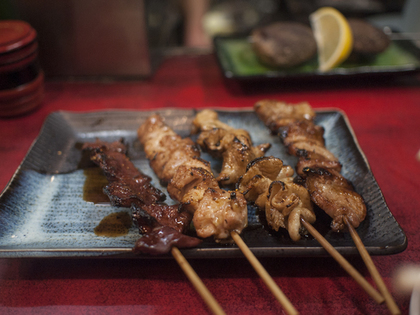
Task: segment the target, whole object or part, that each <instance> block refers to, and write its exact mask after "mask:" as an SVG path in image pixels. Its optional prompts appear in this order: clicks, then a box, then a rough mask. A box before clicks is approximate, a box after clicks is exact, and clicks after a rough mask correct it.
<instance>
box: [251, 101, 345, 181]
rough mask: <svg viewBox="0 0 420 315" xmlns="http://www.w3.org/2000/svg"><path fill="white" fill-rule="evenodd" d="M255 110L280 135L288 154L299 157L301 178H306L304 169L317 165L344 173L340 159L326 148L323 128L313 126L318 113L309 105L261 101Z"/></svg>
mask: <svg viewBox="0 0 420 315" xmlns="http://www.w3.org/2000/svg"><path fill="white" fill-rule="evenodd" d="M254 109H255V112H256V113H257V115H258V117H259V118H260V119H261V120H262V121H263V122H264V124H265V125H266V126H267V127H268V128H269V129H270V130H271V132H272V133H274V134H279V135H280V138H281V139H282V141H283V144H284V145H285V146H286V147H287V148H288V150H289V153H290V154H291V155H294V156H297V157H298V158H299V160H298V163H297V165H296V173H297V174H298V175H300V176H305V174H304V173H303V172H302V170H303V168H305V167H308V166H313V165H314V164H316V165H320V166H322V167H323V168H327V169H329V168H332V169H334V170H337V171H341V164H340V162H339V161H338V159H337V158H336V157H335V156H334V154H332V153H331V152H330V151H329V150H327V149H326V148H325V142H324V128H322V127H321V126H318V125H316V124H315V123H314V121H313V120H314V118H315V112H314V111H313V109H312V108H311V106H310V105H309V104H308V103H306V102H302V103H298V104H295V105H292V104H288V103H285V102H279V101H275V100H262V101H259V102H258V103H256V104H255V106H254Z"/></svg>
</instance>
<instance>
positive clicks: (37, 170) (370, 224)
mask: <svg viewBox="0 0 420 315" xmlns="http://www.w3.org/2000/svg"><path fill="white" fill-rule="evenodd" d="M156 112H158V113H160V114H161V115H162V116H163V117H164V118H165V119H166V122H167V123H168V125H169V126H171V127H172V128H173V129H174V130H175V131H177V132H178V133H179V134H180V135H182V136H188V135H189V134H190V128H191V121H192V119H193V118H194V115H195V113H196V112H195V111H194V110H179V109H165V110H159V111H153V112H151V111H104V112H86V113H72V112H64V111H61V112H54V113H52V114H50V115H49V116H48V118H47V119H46V121H45V123H44V125H43V128H42V130H41V132H40V134H39V136H38V137H37V139H36V140H35V142H34V143H33V145H32V147H31V148H30V150H29V152H28V153H27V155H26V157H25V159H24V160H23V161H22V163H21V165H20V167H19V168H18V170H17V171H16V173H15V174H14V176H13V178H12V180H11V181H10V183H9V184H8V186H7V187H6V188H5V190H4V191H3V192H2V194H1V196H0V257H117V258H126V257H127V258H132V257H137V258H150V256H147V255H134V254H133V253H132V252H131V248H132V247H133V245H134V243H135V241H136V240H137V239H138V238H139V237H140V235H139V233H138V230H137V228H136V226H134V225H133V226H132V227H131V228H130V229H129V232H128V233H127V234H126V235H124V236H120V237H101V236H97V235H96V234H95V233H94V229H95V227H96V226H98V224H99V222H100V221H101V220H102V219H103V218H104V217H106V216H107V215H109V214H112V213H115V212H120V211H126V212H127V213H130V210H129V209H125V208H123V209H121V208H115V207H112V206H110V205H109V204H95V203H92V202H88V201H85V200H84V198H83V193H84V190H83V189H84V188H83V187H84V183H85V179H86V177H85V174H84V169H83V168H84V163H82V161H83V154H82V152H81V150H80V147H81V144H82V143H84V142H91V141H94V140H95V139H96V138H100V139H102V140H104V141H115V140H119V139H123V141H124V142H125V143H126V144H127V145H128V148H129V151H128V155H129V157H130V159H131V160H132V161H133V163H134V164H135V165H136V167H138V168H139V169H140V170H141V171H142V172H144V173H145V174H147V175H149V176H151V177H152V178H153V182H152V183H153V184H154V185H155V186H156V187H158V188H160V189H162V191H164V192H166V189H165V188H164V187H161V186H160V184H159V181H158V179H157V178H156V176H155V175H154V173H153V172H152V171H151V169H150V168H149V164H148V161H147V159H146V157H145V155H144V152H143V151H142V147H141V145H140V143H139V141H138V139H137V136H136V131H137V128H138V127H139V126H140V125H141V124H142V123H143V122H144V121H145V119H147V117H149V115H151V114H152V113H156ZM218 112H219V117H220V120H222V121H224V122H226V123H228V124H230V125H232V126H233V127H237V128H246V129H247V130H249V132H250V134H251V136H252V138H253V141H254V143H256V144H259V143H263V142H270V143H272V148H271V149H270V150H269V152H268V155H273V156H276V157H279V158H281V159H283V161H284V163H285V164H289V165H292V166H293V165H294V163H295V162H296V159H295V157H293V156H290V155H288V154H287V153H286V150H285V148H284V147H283V145H282V144H281V142H280V140H279V138H278V137H276V136H273V135H271V134H270V133H269V131H268V130H267V128H266V127H265V126H264V125H263V124H262V123H261V122H260V121H259V120H258V118H257V117H256V115H255V114H254V112H253V111H252V110H250V109H243V110H240V111H238V110H235V111H229V110H219V111H218ZM316 123H317V124H320V125H322V126H323V127H324V128H325V131H326V132H325V138H326V143H327V148H328V149H329V150H330V151H332V152H333V153H334V154H335V155H336V156H338V158H339V159H340V161H341V162H342V163H343V164H344V168H343V175H344V176H346V177H347V178H348V179H349V180H351V181H352V182H353V184H354V186H355V189H356V191H357V192H359V193H360V194H361V195H362V196H363V197H364V199H365V201H366V204H367V209H368V212H367V218H366V220H365V221H364V222H362V224H361V225H360V226H359V228H358V233H359V235H360V237H361V239H362V241H363V242H364V244H365V246H366V248H367V250H368V252H369V253H370V254H371V255H388V254H395V253H398V252H401V251H403V250H404V249H405V248H406V247H407V240H406V236H405V234H404V232H403V230H402V229H401V227H400V226H399V224H398V223H397V222H396V220H395V218H394V217H393V215H392V213H391V212H390V210H389V209H388V206H387V205H386V203H385V200H384V198H383V195H382V193H381V190H380V188H379V186H378V184H377V182H376V180H375V178H374V177H373V175H372V173H371V170H370V168H369V164H368V162H367V160H366V158H365V156H364V154H363V153H362V151H361V150H360V147H359V145H358V143H357V140H356V138H355V136H354V134H353V131H352V129H351V127H350V125H349V123H348V121H347V118H346V116H345V115H344V114H343V113H341V112H340V111H337V110H330V111H319V112H318V113H317V118H316ZM203 158H205V159H208V160H210V162H211V165H212V167H213V169H214V172H215V173H216V174H217V172H218V170H220V166H221V165H220V162H219V161H215V160H213V159H212V158H211V157H209V156H208V155H206V154H203ZM168 201H169V202H170V199H169V197H168ZM248 216H249V226H248V227H247V228H246V229H245V230H244V231H243V233H242V238H243V240H244V241H245V242H246V243H247V245H248V246H249V247H250V248H251V250H252V251H253V252H254V253H255V255H256V256H260V257H264V256H265V257H276V256H327V253H326V251H325V250H324V249H323V248H322V247H321V246H320V245H319V244H318V242H317V241H316V240H314V239H313V238H311V237H307V238H306V239H302V240H300V241H298V242H293V241H291V240H290V238H289V237H288V235H287V233H286V232H285V231H280V232H273V231H271V230H269V229H267V228H266V227H265V223H264V220H263V218H262V217H260V216H259V214H258V211H256V209H254V208H253V207H251V206H250V207H249V211H248ZM329 223H330V218H329V217H328V216H327V215H326V214H325V213H323V212H322V211H320V212H319V213H317V222H316V223H315V224H314V226H315V227H316V228H317V229H318V231H319V232H320V233H321V234H323V235H324V236H325V237H326V238H327V240H329V241H330V243H331V244H332V245H333V246H335V247H336V249H337V250H338V251H339V252H341V253H342V254H344V255H355V254H357V249H356V248H355V246H354V244H353V241H352V240H351V237H350V236H349V235H348V233H341V234H337V233H333V232H331V231H330V229H329ZM183 254H184V256H185V257H187V258H231V257H242V254H241V252H240V250H239V249H238V248H237V247H236V245H234V244H228V245H225V244H219V243H216V242H214V241H213V240H212V239H206V240H204V241H203V243H202V244H201V245H200V246H199V247H197V248H193V249H186V250H183ZM167 257H170V255H163V256H159V258H167Z"/></svg>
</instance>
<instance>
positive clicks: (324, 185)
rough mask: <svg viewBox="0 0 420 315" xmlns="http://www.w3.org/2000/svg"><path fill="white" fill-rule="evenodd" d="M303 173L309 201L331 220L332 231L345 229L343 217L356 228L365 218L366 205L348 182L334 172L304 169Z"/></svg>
mask: <svg viewBox="0 0 420 315" xmlns="http://www.w3.org/2000/svg"><path fill="white" fill-rule="evenodd" d="M303 171H304V172H305V174H306V187H307V189H308V191H309V193H310V195H311V199H312V200H313V201H314V202H315V203H316V204H317V205H318V206H319V207H320V208H321V209H323V210H324V211H325V212H326V213H327V214H328V215H329V216H330V217H332V218H333V221H332V223H331V228H332V230H334V231H342V230H344V229H345V226H346V225H345V223H344V221H343V217H344V216H346V217H347V219H348V220H349V221H350V223H351V225H352V226H353V227H355V228H357V227H358V226H359V224H360V222H362V221H363V220H364V219H365V217H366V205H365V203H364V201H363V199H362V197H361V196H360V195H359V194H358V193H356V192H355V191H354V189H353V186H352V185H351V184H350V183H349V181H348V180H347V179H345V178H344V177H343V176H342V175H341V174H340V173H338V172H337V171H334V170H325V169H321V168H318V169H311V168H305V169H304V170H303Z"/></svg>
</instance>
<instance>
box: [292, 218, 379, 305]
mask: <svg viewBox="0 0 420 315" xmlns="http://www.w3.org/2000/svg"><path fill="white" fill-rule="evenodd" d="M300 221H301V222H302V225H303V226H304V227H305V228H306V229H307V230H308V232H309V233H311V235H312V236H313V237H314V238H315V239H316V240H317V241H318V242H319V243H320V244H321V245H322V247H324V249H325V250H326V251H327V252H328V253H329V254H330V255H331V256H332V258H334V259H335V260H336V261H337V262H338V263H339V264H340V266H341V267H343V269H344V270H345V271H346V272H347V273H348V274H349V275H350V276H351V277H352V278H353V279H354V280H355V281H356V282H357V283H358V284H359V285H360V286H361V287H362V288H363V289H364V290H365V291H366V293H367V294H369V295H370V296H371V297H372V298H373V299H374V300H375V301H376V302H377V303H378V304H381V303H383V302H384V301H385V299H384V297H383V296H382V295H381V294H380V293H379V292H378V291H376V290H375V288H374V287H372V285H371V284H370V283H369V282H367V281H366V279H365V278H363V276H362V275H361V274H360V273H359V272H358V271H357V270H356V269H355V268H354V267H353V266H352V265H351V264H350V263H349V262H348V261H347V260H346V259H345V258H344V257H343V256H342V255H341V254H340V253H339V252H338V251H337V250H336V249H335V248H334V247H333V246H332V245H331V244H330V243H329V242H328V241H327V240H326V239H325V238H324V237H323V236H322V235H321V234H320V233H319V232H318V231H317V230H316V229H315V228H314V227H313V226H312V225H311V224H310V223H308V222H307V221H305V219H304V218H302V217H301V218H300Z"/></svg>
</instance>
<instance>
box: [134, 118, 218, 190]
mask: <svg viewBox="0 0 420 315" xmlns="http://www.w3.org/2000/svg"><path fill="white" fill-rule="evenodd" d="M137 135H138V138H139V140H140V142H141V143H142V144H143V146H144V151H145V152H146V157H147V158H148V159H149V160H150V166H151V168H152V169H153V171H154V172H155V173H156V175H157V176H158V177H159V179H160V180H161V182H162V184H163V185H167V184H168V183H169V181H170V180H171V178H172V177H174V175H175V172H176V169H177V168H178V167H179V166H180V165H182V164H188V165H189V166H191V167H202V168H204V169H206V170H208V171H211V169H210V164H209V163H208V162H207V161H204V160H203V159H201V158H200V151H199V149H198V148H197V146H196V145H195V143H194V142H193V141H192V140H191V139H190V138H185V139H183V138H181V137H180V136H179V135H178V134H176V133H175V132H174V131H173V130H172V129H171V128H169V127H168V126H167V125H166V124H165V123H164V122H163V119H162V117H161V116H159V115H152V116H151V117H150V118H149V119H148V120H147V121H146V122H145V123H144V124H142V125H141V126H140V128H139V129H138V131H137Z"/></svg>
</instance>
